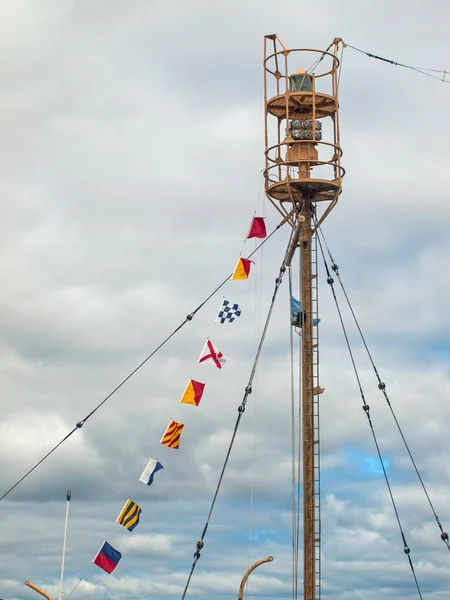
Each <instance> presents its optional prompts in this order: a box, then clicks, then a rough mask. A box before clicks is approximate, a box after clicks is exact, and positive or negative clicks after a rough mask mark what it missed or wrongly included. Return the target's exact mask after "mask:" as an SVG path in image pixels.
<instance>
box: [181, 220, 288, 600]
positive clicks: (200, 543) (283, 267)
mask: <svg viewBox="0 0 450 600" xmlns="http://www.w3.org/2000/svg"><path fill="white" fill-rule="evenodd" d="M294 235H295V230H292V232H291V236H290V238H289V243H288V247H287V248H288V249H287V251H286V254H287V252H288V251H289V247H290V245H291V241H292V238H293V236H294ZM285 272H286V256H285V257H284V259H283V262H282V263H281V267H280V272H279V275H278V277H277V278H276V279H275V289H274V292H273V295H272V300H271V303H270V306H269V312H268V313H267V317H266V320H265V323H264V328H263V331H262V334H261V337H260V340H259V344H258V348H257V350H256V356H255V359H254V361H253V366H252V370H251V372H250V376H249V379H248V382H247V385H246V387H245V391H244V396H243V398H242V402H241V404H240V405H239V406H238V416H237V419H236V423H235V425H234V430H233V433H232V436H231V440H230V444H229V446H228V450H227V453H226V455H225V460H224V463H223V466H222V471H221V473H220V476H219V480H218V482H217V486H216V490H215V492H214V496H213V499H212V502H211V507H210V509H209V512H208V516H207V517H206V522H205V526H204V527H203V531H202V534H201V536H200V539H199V540H198V542H197V549H196V551H195V552H194V561H193V563H192V566H191V570H190V572H189V575H188V578H187V582H186V585H185V587H184V590H183V594H182V595H181V600H184V599H185V597H186V594H187V591H188V588H189V584H190V583H191V579H192V575H193V574H194V570H195V567H196V565H197V562H198V560H199V558H200V556H201V551H202V549H203V546H204V545H205V542H204V540H205V536H206V532H207V530H208V526H209V521H210V519H211V515H212V512H213V510H214V506H215V504H216V500H217V496H218V495H219V491H220V487H221V485H222V481H223V477H224V475H225V470H226V468H227V466H228V461H229V458H230V455H231V450H232V449H233V446H234V441H235V439H236V435H237V431H238V429H239V425H240V422H241V419H242V415H243V414H244V412H245V408H246V406H247V401H248V397H249V396H250V394H251V393H252V383H253V378H254V377H255V373H256V367H257V366H258V362H259V358H260V356H261V351H262V347H263V344H264V341H265V339H266V334H267V330H268V328H269V323H270V319H271V316H272V312H273V308H274V306H275V300H276V297H277V293H278V289H279V287H280V285H281V282H282V280H283V275H284V273H285Z"/></svg>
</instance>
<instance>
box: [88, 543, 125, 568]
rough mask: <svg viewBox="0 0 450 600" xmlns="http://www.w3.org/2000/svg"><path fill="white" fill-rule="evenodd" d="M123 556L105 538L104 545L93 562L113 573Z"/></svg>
mask: <svg viewBox="0 0 450 600" xmlns="http://www.w3.org/2000/svg"><path fill="white" fill-rule="evenodd" d="M121 558H122V555H121V553H120V552H119V551H118V550H116V549H115V548H113V547H112V546H111V544H108V542H107V541H106V540H105V542H104V543H103V546H102V547H101V548H100V550H99V551H98V552H97V556H96V557H95V558H94V560H93V561H92V562H93V563H94V565H97V567H100V569H103V570H104V571H106V572H107V573H112V572H113V571H114V569H115V568H116V567H117V563H118V562H119V560H120V559H121Z"/></svg>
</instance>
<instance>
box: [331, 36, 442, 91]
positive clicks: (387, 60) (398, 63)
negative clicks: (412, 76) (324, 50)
mask: <svg viewBox="0 0 450 600" xmlns="http://www.w3.org/2000/svg"><path fill="white" fill-rule="evenodd" d="M342 43H343V44H344V47H347V46H348V47H349V48H352V49H353V50H356V51H357V52H361V54H365V55H366V56H368V57H369V58H375V59H376V60H381V61H383V62H386V63H389V64H390V65H395V66H396V67H403V68H405V69H410V70H411V71H416V73H420V74H421V75H426V76H427V77H432V78H433V79H438V80H439V81H442V83H450V80H448V79H446V76H447V75H448V71H447V70H443V69H419V67H411V66H410V65H405V64H404V63H400V62H397V61H395V60H391V59H390V58H383V57H382V56H377V55H376V54H372V52H366V51H365V50H361V48H357V47H356V46H352V45H351V44H347V43H345V42H344V41H342ZM427 71H428V72H427ZM433 73H441V74H442V76H437V75H433Z"/></svg>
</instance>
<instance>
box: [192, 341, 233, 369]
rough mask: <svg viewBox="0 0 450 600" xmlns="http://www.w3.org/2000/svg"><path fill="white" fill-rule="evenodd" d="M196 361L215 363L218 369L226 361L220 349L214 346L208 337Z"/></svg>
mask: <svg viewBox="0 0 450 600" xmlns="http://www.w3.org/2000/svg"><path fill="white" fill-rule="evenodd" d="M198 362H199V363H207V364H210V365H215V366H216V367H217V368H218V369H221V368H222V365H224V364H225V363H226V362H227V361H226V359H225V358H224V357H223V354H222V352H220V350H219V349H218V348H216V347H215V346H214V344H213V343H212V342H211V340H209V339H208V340H206V343H205V345H204V346H203V350H202V353H201V354H200V358H199V359H198Z"/></svg>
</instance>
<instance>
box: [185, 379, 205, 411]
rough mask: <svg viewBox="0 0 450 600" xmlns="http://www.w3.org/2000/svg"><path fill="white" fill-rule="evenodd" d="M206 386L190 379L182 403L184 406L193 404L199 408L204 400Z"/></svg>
mask: <svg viewBox="0 0 450 600" xmlns="http://www.w3.org/2000/svg"><path fill="white" fill-rule="evenodd" d="M205 385H206V383H201V382H200V381H195V379H190V380H189V383H188V384H187V386H186V389H185V390H184V394H183V396H182V398H181V400H180V402H182V403H183V404H193V405H194V406H198V405H199V404H200V400H201V399H202V396H203V390H204V389H205Z"/></svg>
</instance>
